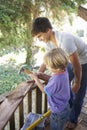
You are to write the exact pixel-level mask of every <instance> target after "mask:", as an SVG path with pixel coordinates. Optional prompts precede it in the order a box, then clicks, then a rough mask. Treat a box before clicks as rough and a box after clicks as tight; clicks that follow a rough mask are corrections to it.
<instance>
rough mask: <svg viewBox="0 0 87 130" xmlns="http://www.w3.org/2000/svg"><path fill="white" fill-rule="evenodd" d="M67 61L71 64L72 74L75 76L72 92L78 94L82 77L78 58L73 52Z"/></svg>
mask: <svg viewBox="0 0 87 130" xmlns="http://www.w3.org/2000/svg"><path fill="white" fill-rule="evenodd" d="M69 59H70V61H71V64H72V65H73V69H74V74H75V82H74V84H73V86H72V91H73V92H75V93H76V92H78V90H79V88H80V82H81V77H82V68H81V65H80V63H79V58H78V54H77V52H74V53H73V54H72V55H70V56H69Z"/></svg>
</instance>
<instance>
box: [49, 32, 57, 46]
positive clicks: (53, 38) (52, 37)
mask: <svg viewBox="0 0 87 130" xmlns="http://www.w3.org/2000/svg"><path fill="white" fill-rule="evenodd" d="M50 40H51V42H52V43H53V44H54V45H55V46H56V47H58V44H57V41H56V38H55V32H54V31H52V32H51V38H50Z"/></svg>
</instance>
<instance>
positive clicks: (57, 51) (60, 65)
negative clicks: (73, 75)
mask: <svg viewBox="0 0 87 130" xmlns="http://www.w3.org/2000/svg"><path fill="white" fill-rule="evenodd" d="M44 63H45V64H46V66H48V67H50V68H53V69H63V70H65V68H66V67H67V64H68V57H67V55H66V53H65V52H64V51H63V50H62V49H61V48H54V49H52V50H51V51H49V52H48V53H46V54H45V56H44Z"/></svg>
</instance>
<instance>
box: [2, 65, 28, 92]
mask: <svg viewBox="0 0 87 130" xmlns="http://www.w3.org/2000/svg"><path fill="white" fill-rule="evenodd" d="M28 79H29V77H28V76H27V75H25V74H24V73H22V74H21V75H19V74H18V68H15V67H12V66H11V65H10V66H9V65H4V66H3V65H2V66H0V94H2V93H5V92H8V91H11V90H13V89H15V88H16V87H17V85H18V84H19V83H21V82H22V81H26V80H28Z"/></svg>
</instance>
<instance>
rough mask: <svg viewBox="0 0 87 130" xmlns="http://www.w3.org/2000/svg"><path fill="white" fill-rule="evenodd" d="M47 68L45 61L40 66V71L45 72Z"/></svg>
mask: <svg viewBox="0 0 87 130" xmlns="http://www.w3.org/2000/svg"><path fill="white" fill-rule="evenodd" d="M45 70H46V65H45V64H44V63H43V64H42V65H41V66H40V68H39V70H38V72H44V71H45Z"/></svg>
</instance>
